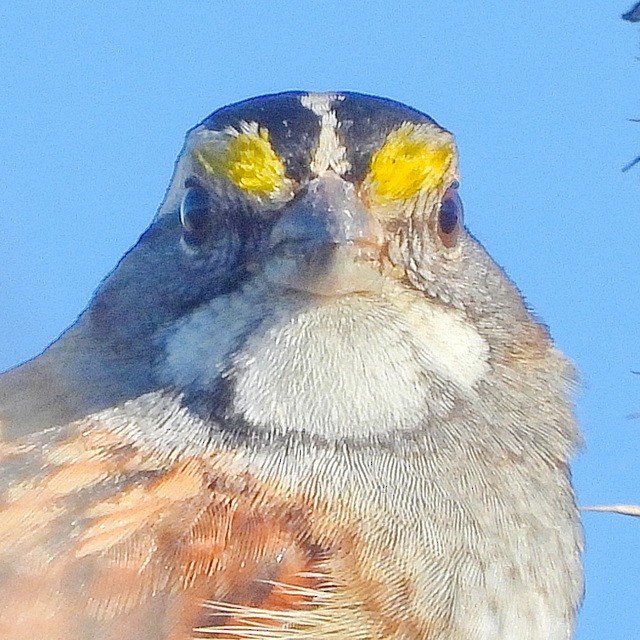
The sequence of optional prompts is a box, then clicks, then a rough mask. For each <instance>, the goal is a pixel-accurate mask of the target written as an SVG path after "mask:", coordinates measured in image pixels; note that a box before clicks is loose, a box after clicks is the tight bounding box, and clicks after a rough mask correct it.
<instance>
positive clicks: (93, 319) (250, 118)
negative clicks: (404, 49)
mask: <svg viewBox="0 0 640 640" xmlns="http://www.w3.org/2000/svg"><path fill="white" fill-rule="evenodd" d="M458 180H459V176H458V168H457V152H456V150H455V146H454V142H453V138H452V137H451V135H450V134H449V133H448V132H446V131H445V130H443V129H442V128H441V127H439V126H438V125H437V124H436V123H434V122H433V121H432V120H431V119H430V118H428V117H427V116H425V115H423V114H421V113H419V112H417V111H415V110H413V109H410V108H409V107H406V106H404V105H401V104H398V103H395V102H391V101H388V100H384V99H381V98H373V97H370V96H363V95H359V94H351V93H344V94H304V93H286V94H278V95H273V96H263V97H260V98H255V99H252V100H248V101H245V102H242V103H239V104H236V105H231V106H229V107H225V108H223V109H221V110H219V111H217V112H215V113H214V114H213V115H211V116H210V117H209V118H207V119H206V120H205V121H204V122H203V123H202V124H201V125H199V126H198V127H196V128H195V129H193V130H192V131H191V132H190V133H189V134H188V136H187V141H186V143H185V147H184V149H183V152H182V153H181V155H180V157H179V159H178V162H177V164H176V169H175V173H174V177H173V179H172V182H171V184H170V186H169V189H168V191H167V195H166V197H165V201H164V203H163V205H162V206H161V208H160V210H159V212H158V214H157V216H156V218H155V220H154V221H153V223H152V225H151V227H150V228H149V229H148V230H147V231H146V232H145V234H144V235H143V236H142V237H141V238H140V240H139V242H138V244H137V245H136V246H135V247H134V248H133V249H132V250H131V252H129V253H128V254H127V255H126V256H125V257H124V258H123V260H122V261H121V262H120V264H119V265H118V267H117V268H116V270H115V271H114V272H113V273H112V274H111V275H110V276H109V277H108V278H107V279H106V280H105V282H104V283H103V284H102V285H101V287H100V288H99V289H98V291H97V293H96V295H95V296H94V298H93V300H92V301H91V303H90V305H89V307H88V308H87V310H86V311H85V312H84V313H83V314H82V315H81V317H80V318H79V319H78V321H77V322H76V324H74V325H73V326H72V327H71V328H70V329H69V330H68V331H67V332H66V333H65V334H64V335H63V336H62V337H61V338H60V339H59V340H58V341H57V342H56V343H54V344H53V345H52V346H51V347H50V348H49V349H47V350H46V351H45V352H44V353H43V354H42V355H40V356H39V357H38V358H36V359H34V360H32V361H30V362H28V363H26V364H24V365H22V366H21V367H18V368H16V369H14V370H12V371H9V372H7V373H5V374H4V375H3V376H2V377H0V421H1V422H0V424H1V425H2V434H3V442H2V445H1V448H0V594H2V595H1V596H0V637H2V638H9V639H12V640H13V639H15V640H17V639H18V638H25V639H27V638H29V639H30V638H34V637H47V638H48V640H53V639H57V638H60V639H62V638H74V639H77V640H86V639H89V638H91V639H95V640H107V639H111V638H113V639H114V640H115V639H116V638H118V639H119V640H128V639H130V640H134V639H135V640H147V639H148V640H151V639H153V640H169V639H170V640H184V639H186V638H218V637H233V638H252V639H260V638H278V639H285V638H328V637H335V638H342V639H345V640H346V639H354V640H355V639H362V640H364V639H369V638H370V639H374V638H375V639H382V638H397V639H399V638H426V639H429V640H543V639H544V640H561V639H564V640H566V639H567V638H569V637H570V636H571V630H572V627H573V621H574V616H575V612H576V609H577V607H578V604H579V601H580V598H581V593H582V573H581V567H580V551H581V533H580V526H579V520H578V515H577V511H576V508H575V504H574V496H573V492H572V488H571V484H570V479H569V473H568V467H567V464H568V459H569V457H570V455H571V453H572V451H573V449H574V447H575V445H576V442H577V440H578V435H577V431H576V428H575V425H574V420H573V417H572V405H571V400H570V397H569V395H570V394H569V392H570V386H571V379H572V370H571V367H570V366H569V364H568V363H567V362H566V360H565V359H564V358H563V356H562V355H561V354H560V353H559V352H558V351H557V350H556V349H555V348H554V347H553V345H552V343H551V341H550V338H549V336H548V334H547V332H546V330H545V328H544V327H542V326H541V325H539V324H538V323H537V322H536V321H535V320H534V319H533V318H532V316H531V315H530V313H529V312H528V311H527V309H526V308H525V306H524V304H523V302H522V299H521V297H520V295H519V293H518V291H517V289H516V288H515V287H514V286H513V285H512V284H511V283H510V281H509V280H508V279H507V277H506V276H505V275H504V273H503V272H502V271H501V270H500V268H499V267H497V266H496V265H495V263H494V262H493V261H492V260H491V259H490V257H489V256H488V255H487V254H486V252H485V250H484V249H483V248H482V246H481V245H480V244H479V243H478V242H477V241H476V240H474V239H473V237H472V236H471V235H469V234H468V232H467V231H466V230H465V229H464V227H463V226H462V220H461V214H462V210H461V205H460V201H459V198H458V196H457V187H458ZM491 213H492V215H502V213H501V212H491Z"/></svg>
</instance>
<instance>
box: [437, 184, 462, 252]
mask: <svg viewBox="0 0 640 640" xmlns="http://www.w3.org/2000/svg"><path fill="white" fill-rule="evenodd" d="M461 227H462V201H461V200H460V196H459V195H458V184H457V183H454V184H452V185H451V186H450V187H449V188H448V189H447V190H446V191H445V193H444V196H443V197H442V202H441V203H440V211H439V212H438V235H439V236H440V240H442V244H443V245H444V246H445V247H447V248H448V249H450V248H452V247H454V246H455V245H456V243H457V241H458V236H459V235H460V229H461Z"/></svg>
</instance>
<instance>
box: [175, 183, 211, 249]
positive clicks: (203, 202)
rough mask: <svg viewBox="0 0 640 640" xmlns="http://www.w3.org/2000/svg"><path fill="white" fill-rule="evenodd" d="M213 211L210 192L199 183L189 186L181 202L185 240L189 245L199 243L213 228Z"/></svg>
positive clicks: (181, 219)
mask: <svg viewBox="0 0 640 640" xmlns="http://www.w3.org/2000/svg"><path fill="white" fill-rule="evenodd" d="M213 213H214V212H213V211H212V209H211V203H210V201H209V194H208V193H207V191H206V190H205V189H203V188H202V187H201V186H199V185H192V186H188V187H187V190H186V191H185V192H184V196H183V197H182V202H181V204H180V222H181V224H182V227H183V229H184V240H185V242H186V243H187V244H189V245H199V244H201V243H202V242H204V240H206V239H207V238H208V237H209V235H210V234H211V231H212V229H213V226H214V224H213Z"/></svg>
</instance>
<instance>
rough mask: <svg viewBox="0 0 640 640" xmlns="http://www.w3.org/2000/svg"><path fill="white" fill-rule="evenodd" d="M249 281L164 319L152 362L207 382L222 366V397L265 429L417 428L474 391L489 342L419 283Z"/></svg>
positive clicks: (352, 432)
mask: <svg viewBox="0 0 640 640" xmlns="http://www.w3.org/2000/svg"><path fill="white" fill-rule="evenodd" d="M252 289H253V291H248V290H247V289H245V290H244V291H241V292H237V293H234V294H231V295H229V296H226V297H223V298H218V299H216V300H213V301H212V303H211V304H210V305H209V306H208V307H207V308H204V309H200V310H198V311H196V312H195V313H194V314H192V315H191V316H190V317H189V318H186V319H184V320H182V321H181V322H180V323H179V324H178V326H177V327H174V329H173V330H172V331H171V332H170V334H169V335H168V337H167V339H166V342H165V345H166V346H165V348H166V358H165V360H164V362H163V363H162V366H161V367H160V370H159V374H160V376H161V378H162V379H163V380H164V381H165V382H168V383H170V384H173V385H177V386H178V387H183V386H186V385H195V386H196V387H198V388H199V389H201V390H205V391H206V390H207V389H213V388H214V387H215V385H216V381H217V380H218V379H219V378H220V377H221V376H223V377H230V378H231V379H232V380H233V381H234V385H233V390H234V396H233V399H232V404H231V407H230V409H231V410H232V411H233V412H234V413H235V414H237V415H239V416H241V417H242V418H243V419H245V420H247V421H248V422H249V423H251V424H254V425H256V426H259V427H261V428H264V429H265V430H268V431H269V432H271V433H287V432H291V431H305V432H307V433H315V434H317V435H321V436H325V437H330V438H334V437H362V436H367V435H373V434H378V435H383V434H389V433H392V432H394V431H397V430H406V429H412V428H416V427H418V426H419V425H420V424H421V423H423V422H424V420H425V417H426V416H428V415H435V414H442V413H444V412H447V411H449V410H450V409H451V408H452V407H453V403H454V402H455V398H456V397H460V396H462V397H463V398H468V397H473V396H474V395H475V394H476V391H475V385H476V383H477V382H478V381H479V380H480V379H481V378H482V377H483V376H484V375H485V374H486V372H487V371H488V367H489V365H488V355H489V349H488V345H487V343H486V342H485V340H484V339H483V338H482V337H481V336H480V335H479V334H478V332H477V331H476V330H475V328H474V327H473V326H472V325H470V324H469V323H468V322H467V321H466V320H465V319H464V317H463V316H462V314H460V313H459V312H457V311H454V310H450V309H444V308H442V307H440V306H438V305H435V304H433V303H431V302H430V301H428V300H427V299H426V298H424V297H423V296H422V295H419V294H411V293H403V292H400V291H399V290H393V291H391V292H390V294H389V295H388V296H381V297H376V298H375V299H374V298H367V297H365V296H344V297H341V298H333V299H328V300H325V301H322V302H321V303H320V302H317V301H312V302H310V303H308V304H304V305H303V304H301V301H300V298H299V297H298V296H291V297H290V298H287V297H285V296H281V295H280V296H276V297H275V298H274V297H269V295H268V294H267V295H264V292H260V290H259V289H258V288H257V287H254V288H252ZM274 300H276V302H273V301H274Z"/></svg>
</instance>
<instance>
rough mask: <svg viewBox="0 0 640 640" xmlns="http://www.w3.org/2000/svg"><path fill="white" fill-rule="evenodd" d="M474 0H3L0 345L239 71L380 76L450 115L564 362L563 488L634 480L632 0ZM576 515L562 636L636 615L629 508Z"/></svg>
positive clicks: (144, 199) (491, 230) (639, 434)
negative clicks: (570, 380) (579, 564)
mask: <svg viewBox="0 0 640 640" xmlns="http://www.w3.org/2000/svg"><path fill="white" fill-rule="evenodd" d="M489 4H490V3H486V2H479V1H475V0H470V1H466V2H464V3H452V2H448V1H444V0H432V1H431V2H424V0H423V1H421V2H418V1H409V2H399V3H391V2H389V1H388V0H368V1H367V2H364V1H362V2H356V1H348V0H342V1H337V0H324V1H322V2H320V1H311V0H292V1H282V2H276V1H265V0H253V1H252V2H243V1H242V0H233V1H227V0H217V1H215V2H180V3H177V2H162V1H154V2H151V1H149V2H130V1H127V2H123V1H118V0H112V1H110V2H102V3H92V2H71V1H68V2H62V3H60V2H53V1H51V2H43V1H40V2H36V1H29V0H25V1H24V2H21V3H9V2H5V3H3V7H2V8H0V123H1V124H0V155H1V159H0V170H1V171H2V178H1V179H0V193H1V194H2V209H1V210H0V221H1V223H2V233H1V234H0V252H1V255H2V266H0V369H4V368H6V367H9V366H10V365H13V364H16V363H18V362H19V361H21V360H23V359H25V358H28V357H30V356H32V355H34V354H36V353H37V352H38V351H40V350H41V349H42V348H43V347H45V346H46V345H47V344H48V343H49V342H50V341H51V340H53V339H54V338H55V337H56V336H57V335H58V334H59V333H60V332H61V331H62V330H63V329H64V328H65V327H66V326H68V325H69V324H70V323H71V322H72V321H73V320H74V318H75V316H76V315H77V314H78V313H79V312H80V310H81V309H82V308H83V307H84V306H85V304H86V302H87V300H88V298H89V296H90V295H91V292H92V290H93V289H94V288H95V286H96V285H97V284H98V282H99V281H100V279H101V278H102V277H103V276H104V275H105V274H106V273H107V272H108V271H109V270H110V269H111V268H112V267H113V266H114V265H115V263H116V261H117V260H118V258H119V257H120V256H121V255H122V254H123V253H124V251H125V250H126V249H127V248H128V247H129V246H130V245H131V244H133V243H134V242H135V240H136V238H137V237H138V235H139V234H140V233H141V232H142V231H143V230H144V228H145V227H146V225H147V224H148V223H149V222H150V220H151V218H152V217H153V214H154V212H155V209H156V207H157V206H158V204H159V202H160V200H161V198H162V196H163V193H164V189H165V187H166V184H167V182H168V180H169V177H170V174H171V171H172V166H173V162H174V159H175V156H176V154H177V153H178V151H179V149H180V147H181V144H182V139H183V135H184V132H185V131H186V129H187V128H189V127H191V126H192V125H194V124H195V123H197V122H198V121H199V120H201V119H203V118H204V117H205V116H206V115H208V114H209V113H210V112H211V111H213V110H214V109H216V108H218V107H220V106H222V105H224V104H227V103H229V102H233V101H237V100H240V99H243V98H245V97H249V96H251V95H255V94H260V93H270V92H275V91H281V90H286V89H311V90H347V89H350V90H356V91H363V92H368V93H374V94H379V95H384V96H387V97H391V98H394V99H396V100H401V101H403V102H407V103H409V104H410V105H412V106H414V107H417V108H419V109H421V110H423V111H425V112H427V113H429V114H430V115H431V116H433V117H434V118H435V119H436V120H437V121H438V122H440V123H441V124H442V125H443V126H445V127H447V128H448V129H450V130H451V131H453V132H454V133H455V134H456V137H457V141H458V145H459V148H460V153H461V162H462V165H461V168H462V174H463V180H462V186H461V194H462V197H463V200H464V202H465V214H466V221H467V224H468V226H469V228H470V229H471V230H472V231H473V233H474V234H475V235H476V236H477V237H478V238H479V239H480V240H481V241H482V242H483V243H484V244H485V246H487V248H488V249H489V250H490V252H491V253H492V254H493V256H494V257H495V258H496V259H497V260H498V262H499V263H500V264H502V265H504V266H505V268H506V270H507V272H508V273H509V274H510V275H511V277H512V278H513V279H514V280H515V281H516V282H517V283H518V285H519V286H520V287H521V289H522V290H523V292H524V293H525V295H526V297H527V299H528V301H529V303H530V304H531V305H532V307H533V308H534V309H535V311H536V312H537V314H538V315H539V316H540V317H541V318H542V319H543V320H544V321H545V322H546V323H547V324H549V325H550V327H551V330H552V333H553V335H554V337H555V339H556V341H557V343H558V345H559V346H560V348H561V349H563V350H564V351H565V352H566V353H568V354H569V356H570V357H571V358H572V359H573V360H574V361H575V362H576V364H577V365H578V367H579V369H580V371H581V375H582V382H581V389H580V392H579V394H578V397H577V399H578V414H579V417H580V420H581V423H582V428H583V431H584V435H585V439H586V448H585V450H584V451H583V453H582V454H581V456H580V457H579V459H578V460H577V462H576V464H575V466H574V477H575V482H576V485H577V488H578V492H579V499H580V502H581V504H594V503H602V502H634V501H635V502H640V462H639V455H640V454H639V452H640V419H636V420H633V419H629V418H628V416H629V414H632V413H634V412H640V375H634V374H633V373H632V371H633V370H640V331H639V329H640V294H639V292H638V280H639V275H640V249H639V247H640V224H639V221H640V218H639V214H640V210H639V206H640V205H639V203H640V167H637V168H636V170H635V171H634V170H632V171H630V172H628V173H622V172H621V167H622V166H624V165H625V164H626V163H627V162H628V161H630V160H632V159H633V158H634V157H635V156H636V155H637V154H638V153H640V124H637V123H631V122H629V119H630V118H634V117H636V118H637V117H640V62H639V61H638V59H637V56H638V55H639V54H640V28H639V27H638V26H637V25H631V24H628V23H625V22H623V21H622V20H620V18H619V16H620V14H621V13H622V12H624V11H626V10H627V9H629V7H630V5H631V4H632V2H631V0H629V1H628V2H614V3H607V2H602V0H583V1H582V2H580V3H574V5H575V6H571V4H570V3H562V2H557V0H538V2H537V3H527V2H506V1H505V2H496V3H491V6H489ZM532 499H535V496H532ZM584 524H585V529H586V537H587V553H586V556H585V562H586V572H587V597H586V601H585V605H584V608H583V611H582V615H581V619H580V625H579V630H578V635H577V637H578V639H579V640H596V639H598V640H599V639H600V638H603V637H606V638H607V639H608V640H617V639H620V640H623V639H624V640H628V639H629V638H632V637H637V633H638V631H637V627H638V621H637V619H638V588H639V585H640V553H639V552H638V549H639V548H640V545H639V543H640V520H637V519H636V520H633V519H630V518H623V517H616V516H611V515H603V514H586V515H585V517H584Z"/></svg>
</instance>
